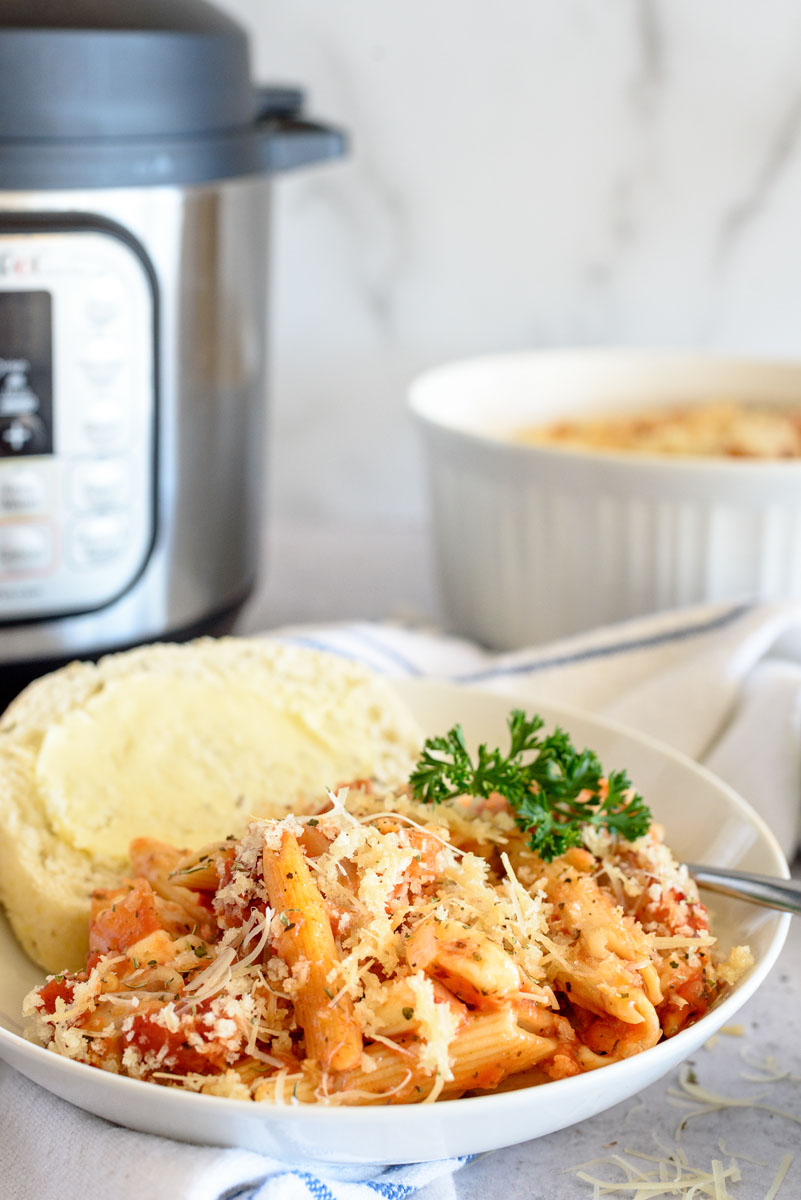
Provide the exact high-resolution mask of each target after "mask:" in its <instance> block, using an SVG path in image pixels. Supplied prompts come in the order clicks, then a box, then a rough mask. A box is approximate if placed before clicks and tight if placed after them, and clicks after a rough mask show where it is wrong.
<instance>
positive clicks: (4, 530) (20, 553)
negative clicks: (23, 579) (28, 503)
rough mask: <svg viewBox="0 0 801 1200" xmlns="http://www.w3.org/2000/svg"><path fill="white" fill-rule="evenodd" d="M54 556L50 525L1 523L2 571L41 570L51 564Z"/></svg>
mask: <svg viewBox="0 0 801 1200" xmlns="http://www.w3.org/2000/svg"><path fill="white" fill-rule="evenodd" d="M52 556H53V536H52V532H51V529H50V527H49V526H48V525H41V524H34V523H33V522H26V523H25V524H24V525H0V571H41V570H42V569H43V568H45V567H48V566H50V562H51V559H52Z"/></svg>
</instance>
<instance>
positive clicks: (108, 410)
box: [0, 400, 125, 449]
mask: <svg viewBox="0 0 801 1200" xmlns="http://www.w3.org/2000/svg"><path fill="white" fill-rule="evenodd" d="M83 426H84V430H85V432H86V436H87V437H88V438H89V440H90V442H92V444H93V445H95V446H97V447H99V448H100V449H106V448H110V447H112V446H117V445H119V444H120V443H121V442H122V441H123V439H124V437H125V415H124V413H123V410H122V405H121V404H118V403H117V401H116V400H98V401H97V402H96V403H95V404H93V405H91V407H90V408H89V409H88V411H87V413H86V416H85V417H84V422H83ZM0 437H2V434H0Z"/></svg>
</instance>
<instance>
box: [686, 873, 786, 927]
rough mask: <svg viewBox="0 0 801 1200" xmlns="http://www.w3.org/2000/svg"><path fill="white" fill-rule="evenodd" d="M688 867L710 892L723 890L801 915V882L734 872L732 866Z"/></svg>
mask: <svg viewBox="0 0 801 1200" xmlns="http://www.w3.org/2000/svg"><path fill="white" fill-rule="evenodd" d="M687 870H688V871H689V872H690V874H691V875H692V877H693V879H694V880H695V882H696V883H697V884H698V886H699V887H702V888H707V889H708V890H709V891H710V892H722V894H723V895H724V896H734V897H736V898H737V899H738V900H750V901H751V902H752V903H753V904H761V905H763V906H764V907H765V908H780V909H782V910H783V911H784V912H791V913H799V914H801V882H799V881H797V880H795V879H780V878H778V877H776V876H774V875H752V874H751V873H750V872H748V871H732V870H729V868H728V867H705V866H702V865H699V864H698V863H687Z"/></svg>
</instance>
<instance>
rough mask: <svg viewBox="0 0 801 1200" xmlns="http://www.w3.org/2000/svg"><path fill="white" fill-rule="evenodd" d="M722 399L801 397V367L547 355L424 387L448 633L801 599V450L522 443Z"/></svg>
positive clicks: (547, 634) (562, 625)
mask: <svg viewBox="0 0 801 1200" xmlns="http://www.w3.org/2000/svg"><path fill="white" fill-rule="evenodd" d="M721 399H734V400H738V399H739V400H747V401H749V402H757V403H759V402H764V401H772V402H779V403H792V402H795V403H797V404H798V405H801V363H789V362H755V361H749V360H745V359H733V358H716V357H709V356H703V355H698V354H693V355H689V354H679V353H659V352H637V351H631V352H629V351H606V350H582V351H570V352H567V351H537V352H531V353H521V354H508V355H499V356H493V357H486V358H479V359H472V360H466V361H463V362H457V363H453V364H451V365H447V366H443V367H439V368H436V369H434V370H432V371H429V372H427V373H426V374H424V375H422V376H420V377H419V378H418V379H417V380H416V381H414V383H413V384H412V387H411V390H410V395H409V400H410V404H411V408H412V411H413V412H414V414H415V416H416V417H417V418H418V420H419V423H420V425H421V426H422V429H423V431H424V442H425V448H426V452H427V453H426V458H427V465H428V476H429V493H430V501H431V518H432V530H433V538H434V550H435V559H436V563H437V570H438V575H439V584H440V594H441V601H442V606H443V610H444V614H443V615H444V617H445V619H446V621H447V622H448V624H449V625H450V627H451V628H453V629H454V630H456V631H458V632H460V633H463V634H466V635H467V636H469V637H472V638H475V639H476V640H478V641H480V642H483V643H484V644H486V645H489V646H492V647H495V648H498V649H510V648H513V647H517V646H522V645H527V644H535V643H538V642H543V641H548V640H550V639H553V638H556V637H560V636H562V635H566V634H570V633H574V632H576V631H578V630H581V629H588V628H592V627H594V626H596V625H600V624H606V623H610V622H614V621H618V620H623V619H625V618H627V617H631V616H636V615H640V614H644V613H649V612H656V611H658V610H661V609H665V608H674V607H678V606H681V605H687V604H694V603H701V602H715V601H726V600H732V599H741V598H745V597H750V598H757V597H761V598H771V599H778V598H799V597H801V460H774V461H765V460H762V461H760V460H755V459H749V460H743V459H726V458H670V457H666V456H656V455H635V454H629V453H612V452H599V451H596V450H577V449H565V448H562V447H553V446H534V445H525V444H521V443H515V442H513V441H512V440H510V435H511V434H512V433H513V431H514V430H516V429H519V428H520V427H521V426H525V425H531V424H540V423H547V422H549V421H551V420H555V419H558V418H561V417H566V416H571V417H572V416H577V415H581V414H587V415H589V414H591V413H594V414H599V413H606V412H609V411H624V410H626V409H642V408H647V407H649V406H652V405H657V404H666V403H675V402H680V403H682V404H688V403H694V402H701V401H709V400H721Z"/></svg>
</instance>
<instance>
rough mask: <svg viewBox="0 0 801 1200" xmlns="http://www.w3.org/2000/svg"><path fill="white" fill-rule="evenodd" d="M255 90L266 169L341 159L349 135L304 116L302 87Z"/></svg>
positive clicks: (257, 125)
mask: <svg viewBox="0 0 801 1200" xmlns="http://www.w3.org/2000/svg"><path fill="white" fill-rule="evenodd" d="M256 91H257V100H258V109H257V115H256V128H257V130H258V131H259V133H260V134H261V138H260V142H261V146H262V155H263V166H264V170H265V171H267V172H273V171H290V170H292V169H293V168H294V167H305V166H307V165H308V164H309V163H313V162H320V161H321V160H322V159H326V158H340V157H341V156H342V155H343V154H344V153H345V152H346V150H347V138H346V136H345V134H344V133H343V131H342V130H341V129H335V128H334V127H333V126H330V125H320V124H318V123H317V122H316V121H307V120H306V119H305V118H304V117H303V116H302V109H303V92H302V91H301V90H300V89H299V88H295V87H275V86H272V85H270V86H266V87H260V88H257V89H256Z"/></svg>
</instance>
